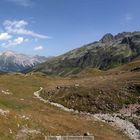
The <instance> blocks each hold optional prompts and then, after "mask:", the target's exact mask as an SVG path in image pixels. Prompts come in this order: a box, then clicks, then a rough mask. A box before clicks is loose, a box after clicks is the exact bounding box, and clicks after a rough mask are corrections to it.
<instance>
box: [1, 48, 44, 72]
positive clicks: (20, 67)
mask: <svg viewBox="0 0 140 140" xmlns="http://www.w3.org/2000/svg"><path fill="white" fill-rule="evenodd" d="M44 61H46V58H45V57H40V56H34V57H32V56H28V55H25V54H18V53H15V52H13V51H6V52H4V53H2V54H0V71H1V72H22V71H24V70H26V69H30V68H32V67H33V66H35V65H36V64H39V63H42V62H44Z"/></svg>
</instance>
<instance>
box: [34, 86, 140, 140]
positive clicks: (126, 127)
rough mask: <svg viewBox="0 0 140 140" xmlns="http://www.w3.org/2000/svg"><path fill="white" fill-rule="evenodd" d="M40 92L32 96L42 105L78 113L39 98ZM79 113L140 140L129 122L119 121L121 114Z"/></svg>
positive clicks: (139, 136)
mask: <svg viewBox="0 0 140 140" xmlns="http://www.w3.org/2000/svg"><path fill="white" fill-rule="evenodd" d="M42 90H43V88H42V87H40V89H39V90H38V91H35V92H34V95H35V96H36V98H38V99H39V100H40V101H43V102H44V103H49V104H51V105H53V106H56V107H58V108H60V109H62V110H64V111H67V112H75V113H79V112H78V111H77V110H73V109H69V108H66V107H64V106H63V105H61V104H58V103H53V102H50V101H48V100H45V99H43V98H42V97H40V93H41V91H42ZM80 113H81V114H85V115H87V116H90V117H94V119H97V120H100V121H102V122H105V123H108V124H111V125H112V126H114V127H117V128H119V129H120V130H121V131H122V132H123V133H125V134H126V135H128V136H129V137H130V138H131V139H132V140H140V131H139V130H138V129H136V127H135V126H134V124H132V123H131V122H129V121H127V120H124V119H121V115H122V114H112V115H111V114H94V115H93V114H89V113H83V112H80Z"/></svg>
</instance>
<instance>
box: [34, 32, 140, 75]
mask: <svg viewBox="0 0 140 140" xmlns="http://www.w3.org/2000/svg"><path fill="white" fill-rule="evenodd" d="M139 55H140V32H123V33H119V34H117V35H115V36H113V35H112V34H110V33H108V34H106V35H104V36H103V37H102V38H101V40H99V41H96V42H93V43H90V44H87V45H84V46H82V47H81V48H78V49H74V50H72V51H69V52H68V53H65V54H63V55H61V56H58V57H55V58H52V59H50V60H48V61H46V62H45V63H43V64H40V65H38V66H36V67H34V68H33V70H34V71H42V72H45V73H50V74H57V75H67V74H71V73H78V72H79V71H81V70H83V69H85V68H98V69H101V70H106V69H109V68H112V67H115V66H118V65H121V64H124V63H127V62H130V61H131V60H132V59H134V58H136V57H137V56H139Z"/></svg>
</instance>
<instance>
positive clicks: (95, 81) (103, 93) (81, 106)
mask: <svg viewBox="0 0 140 140" xmlns="http://www.w3.org/2000/svg"><path fill="white" fill-rule="evenodd" d="M138 66H140V60H139V59H138V60H135V61H133V62H131V63H128V64H126V65H123V66H120V67H118V68H115V69H112V70H109V71H106V72H103V71H98V70H95V69H93V70H92V69H87V70H84V71H83V72H81V73H80V74H78V75H77V76H75V77H74V76H72V77H71V78H72V79H74V81H73V82H72V84H70V85H69V86H66V85H63V84H62V88H60V89H57V88H55V89H54V91H55V92H52V93H50V92H49V93H47V91H48V90H46V92H44V93H42V96H43V97H44V98H47V99H48V98H49V99H50V100H51V101H53V102H57V103H60V104H63V105H64V106H67V107H69V108H74V109H76V110H79V111H87V112H92V113H97V112H104V113H105V112H113V111H118V110H119V109H121V108H122V107H123V105H128V104H134V103H140V98H139V96H140V90H139V89H140V73H139V72H131V69H133V68H135V67H138ZM81 77H82V78H81ZM76 83H78V84H79V86H78V87H76V86H75V84H76Z"/></svg>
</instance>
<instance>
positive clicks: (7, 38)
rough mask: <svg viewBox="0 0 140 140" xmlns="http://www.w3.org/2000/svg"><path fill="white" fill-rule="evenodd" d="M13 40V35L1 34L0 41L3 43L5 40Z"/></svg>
mask: <svg viewBox="0 0 140 140" xmlns="http://www.w3.org/2000/svg"><path fill="white" fill-rule="evenodd" d="M11 38H12V36H11V35H9V34H8V33H6V32H5V33H0V40H2V41H5V40H9V39H11Z"/></svg>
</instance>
